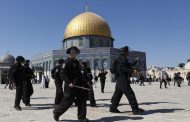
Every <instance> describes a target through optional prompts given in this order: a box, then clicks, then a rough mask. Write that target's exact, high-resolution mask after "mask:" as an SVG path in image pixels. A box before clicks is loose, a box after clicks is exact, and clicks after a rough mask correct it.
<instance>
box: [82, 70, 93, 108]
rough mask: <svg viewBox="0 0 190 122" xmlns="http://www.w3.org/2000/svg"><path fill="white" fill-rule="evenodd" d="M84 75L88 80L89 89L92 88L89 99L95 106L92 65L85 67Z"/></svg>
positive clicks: (91, 104)
mask: <svg viewBox="0 0 190 122" xmlns="http://www.w3.org/2000/svg"><path fill="white" fill-rule="evenodd" d="M83 77H84V80H86V82H87V83H88V86H89V89H91V90H90V91H88V100H90V106H91V107H95V106H96V101H95V98H94V90H93V83H92V78H93V76H92V73H91V69H90V67H88V66H84V67H83Z"/></svg>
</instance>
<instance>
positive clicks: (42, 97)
mask: <svg viewBox="0 0 190 122" xmlns="http://www.w3.org/2000/svg"><path fill="white" fill-rule="evenodd" d="M52 98H54V97H32V98H30V99H52Z"/></svg>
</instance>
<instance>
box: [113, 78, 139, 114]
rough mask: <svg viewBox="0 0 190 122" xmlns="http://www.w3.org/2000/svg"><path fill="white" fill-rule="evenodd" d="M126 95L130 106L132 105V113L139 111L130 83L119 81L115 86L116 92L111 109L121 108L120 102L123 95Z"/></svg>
mask: <svg viewBox="0 0 190 122" xmlns="http://www.w3.org/2000/svg"><path fill="white" fill-rule="evenodd" d="M123 94H125V96H126V97H127V99H128V101H129V104H130V105H131V109H132V111H138V109H139V107H138V103H137V100H136V97H135V93H134V92H133V90H132V88H131V86H130V82H129V81H119V80H117V82H116V86H115V92H114V94H113V97H112V99H111V103H112V104H111V106H110V109H112V110H115V109H117V107H118V106H119V102H120V100H121V97H122V95H123Z"/></svg>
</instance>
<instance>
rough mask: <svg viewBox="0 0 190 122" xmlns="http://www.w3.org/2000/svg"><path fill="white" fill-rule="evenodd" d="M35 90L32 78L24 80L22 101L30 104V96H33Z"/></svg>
mask: <svg viewBox="0 0 190 122" xmlns="http://www.w3.org/2000/svg"><path fill="white" fill-rule="evenodd" d="M33 92H34V90H33V87H32V83H31V81H30V80H27V81H24V82H23V97H22V101H23V103H24V104H29V103H30V97H31V96H32V94H33Z"/></svg>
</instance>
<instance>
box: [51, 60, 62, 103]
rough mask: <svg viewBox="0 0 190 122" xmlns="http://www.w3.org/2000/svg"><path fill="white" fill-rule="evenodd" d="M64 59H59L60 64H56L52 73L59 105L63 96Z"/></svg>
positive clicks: (56, 99)
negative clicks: (62, 72) (62, 73)
mask: <svg viewBox="0 0 190 122" xmlns="http://www.w3.org/2000/svg"><path fill="white" fill-rule="evenodd" d="M64 62H65V61H64V60H63V59H59V60H58V65H57V66H55V67H54V68H53V69H52V70H51V75H52V78H53V79H54V80H55V87H56V95H55V105H58V104H59V103H60V101H61V99H62V98H63V87H62V85H63V80H62V78H61V74H60V73H61V71H62V70H63V64H64Z"/></svg>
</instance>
